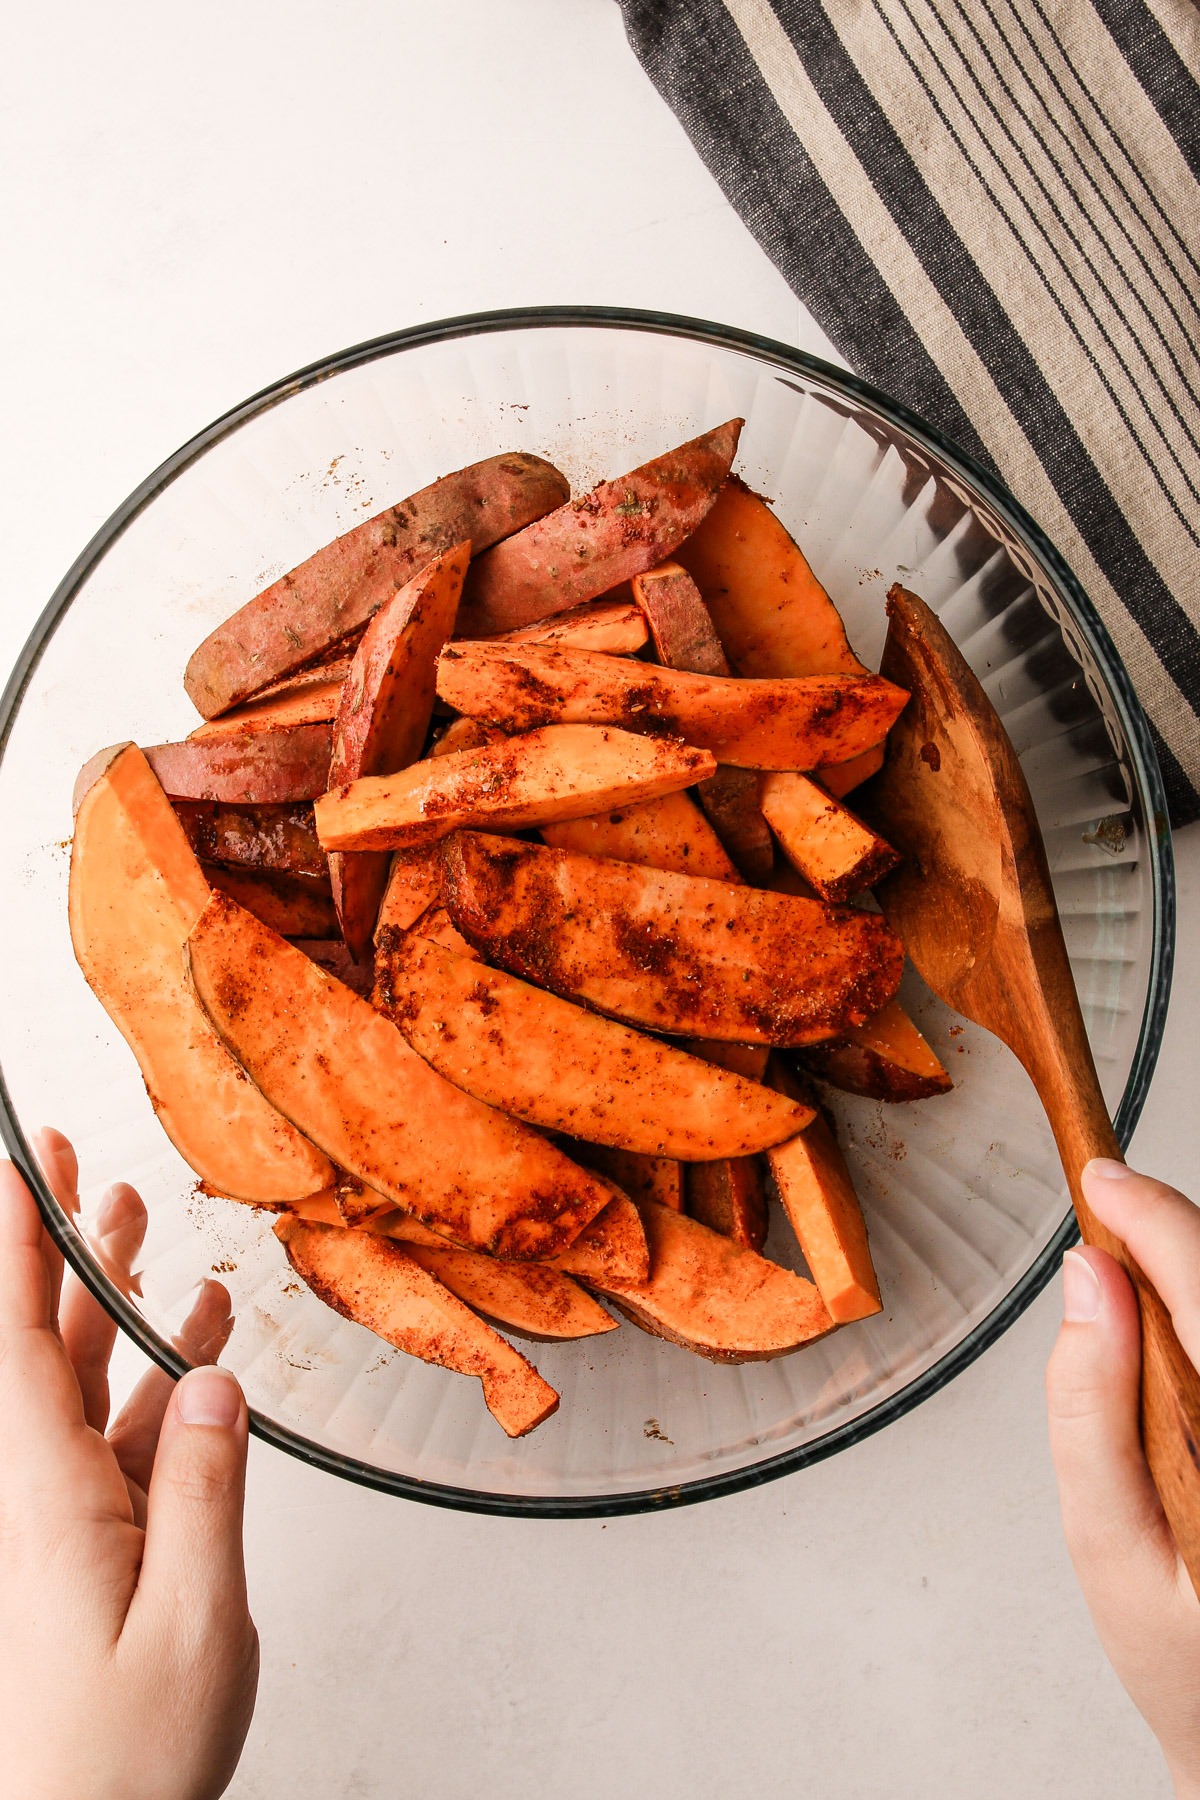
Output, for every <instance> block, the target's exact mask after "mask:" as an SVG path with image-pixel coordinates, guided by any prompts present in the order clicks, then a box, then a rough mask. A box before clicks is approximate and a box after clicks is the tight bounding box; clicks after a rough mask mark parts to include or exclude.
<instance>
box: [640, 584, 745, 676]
mask: <svg viewBox="0 0 1200 1800" xmlns="http://www.w3.org/2000/svg"><path fill="white" fill-rule="evenodd" d="M633 595H634V599H635V600H636V601H637V603H638V605H639V606H640V607H641V609H642V612H643V614H644V615H645V619H646V624H647V626H648V627H649V631H650V636H651V638H652V639H653V641H654V648H655V651H656V652H657V654H658V660H659V662H660V663H662V665H663V667H664V668H667V669H690V670H691V671H692V673H693V674H694V675H732V674H733V670H732V669H731V668H730V666H729V659H728V658H727V656H726V655H725V652H724V650H723V649H722V648H721V640H720V638H719V637H718V636H717V634H716V630H715V629H714V627H713V622H712V619H711V618H710V617H709V613H708V608H707V607H706V606H705V604H704V601H703V599H702V598H701V594H700V589H699V588H698V587H697V586H696V583H695V582H694V581H693V580H692V578H691V576H690V575H689V574H688V572H687V570H686V569H685V568H683V567H682V566H681V565H680V564H679V563H677V562H666V563H660V564H659V566H658V567H657V568H656V569H648V570H647V571H646V573H645V574H644V575H635V576H634V578H633Z"/></svg>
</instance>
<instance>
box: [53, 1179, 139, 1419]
mask: <svg viewBox="0 0 1200 1800" xmlns="http://www.w3.org/2000/svg"><path fill="white" fill-rule="evenodd" d="M145 1233H146V1209H145V1207H144V1206H143V1205H142V1202H141V1198H140V1197H139V1195H138V1194H137V1193H136V1192H135V1190H134V1189H133V1188H131V1187H127V1186H126V1185H125V1184H124V1183H120V1184H119V1185H118V1186H116V1187H114V1188H111V1189H110V1190H109V1192H108V1193H107V1194H106V1195H105V1197H104V1199H103V1201H102V1202H101V1205H100V1210H99V1212H98V1213H97V1215H96V1222H95V1225H94V1227H93V1230H92V1231H91V1232H89V1234H88V1236H89V1241H90V1242H91V1243H92V1247H93V1249H94V1251H95V1253H96V1256H97V1259H98V1260H99V1261H100V1262H101V1263H102V1264H103V1266H104V1267H105V1269H106V1270H107V1271H108V1272H109V1273H110V1274H111V1275H112V1277H113V1278H114V1280H115V1281H116V1282H117V1284H118V1286H126V1285H127V1284H128V1280H129V1269H130V1264H131V1262H132V1260H133V1258H134V1257H135V1256H136V1255H137V1253H138V1251H139V1250H140V1249H141V1246H142V1240H143V1238H144V1236H145ZM59 1335H60V1336H61V1338H62V1341H63V1349H64V1350H65V1351H66V1353H67V1355H68V1356H69V1357H70V1359H71V1367H72V1368H73V1369H74V1371H75V1379H76V1380H77V1381H78V1383H79V1392H80V1394H81V1395H82V1397H83V1412H84V1417H85V1418H86V1420H87V1422H88V1424H89V1425H90V1426H91V1427H92V1429H93V1431H103V1430H104V1427H105V1426H106V1425H107V1424H108V1408H109V1393H108V1364H109V1358H110V1357H111V1356H112V1348H113V1344H114V1343H115V1342H116V1337H117V1322H116V1320H115V1319H114V1318H113V1317H112V1315H111V1313H108V1312H106V1311H105V1309H104V1308H103V1306H101V1304H100V1302H99V1301H98V1300H97V1299H96V1298H95V1296H94V1295H93V1294H92V1293H91V1291H90V1289H88V1288H86V1287H84V1285H83V1283H82V1282H81V1281H80V1280H79V1279H78V1278H77V1277H76V1276H75V1275H69V1276H68V1277H67V1281H66V1285H65V1287H64V1289H63V1296H62V1301H61V1304H60V1307H59Z"/></svg>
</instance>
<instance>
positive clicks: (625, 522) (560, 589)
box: [459, 419, 742, 637]
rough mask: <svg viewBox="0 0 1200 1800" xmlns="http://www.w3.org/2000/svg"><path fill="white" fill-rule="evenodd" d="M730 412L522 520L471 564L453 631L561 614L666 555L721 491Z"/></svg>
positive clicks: (734, 426)
mask: <svg viewBox="0 0 1200 1800" xmlns="http://www.w3.org/2000/svg"><path fill="white" fill-rule="evenodd" d="M741 429H742V421H741V419H730V420H729V421H728V422H727V423H726V424H724V425H718V426H717V427H716V429H715V430H714V431H707V432H705V433H704V434H703V436H701V437H696V438H692V439H690V440H689V442H688V443H686V444H681V445H680V446H679V447H678V449H675V450H669V451H668V452H667V453H666V455H665V456H659V457H655V458H654V460H653V461H652V462H648V463H643V464H642V466H641V467H640V468H637V469H634V470H632V471H631V472H630V474H628V475H622V476H621V477H620V479H619V480H617V481H606V482H603V483H602V484H601V485H600V486H599V487H597V488H593V490H592V492H591V493H590V494H585V495H584V496H583V497H582V499H579V500H571V501H569V502H568V503H567V504H566V505H565V506H560V507H559V508H558V510H557V511H556V512H552V513H549V514H547V515H546V517H545V518H542V519H539V520H538V521H537V522H536V524H533V525H527V526H526V527H525V529H524V531H519V532H517V533H516V534H515V536H513V537H511V538H509V539H507V540H506V542H505V543H504V544H503V545H499V544H498V545H497V546H496V548H495V549H494V550H490V551H488V553H487V554H486V555H485V556H480V557H478V558H477V560H476V561H475V562H474V563H472V565H471V572H470V575H469V576H468V578H467V586H466V590H465V592H464V595H463V607H462V619H461V622H460V626H459V629H460V630H461V631H463V632H471V633H473V634H474V635H476V636H479V637H489V636H491V635H493V634H494V633H496V632H499V631H512V630H513V629H514V628H516V627H518V626H521V625H529V624H531V623H532V622H533V621H534V620H535V619H543V618H545V617H546V615H547V614H548V613H559V612H564V611H565V610H566V609H567V608H568V607H572V606H578V605H580V604H581V602H583V601H586V600H595V599H596V598H597V597H598V596H599V595H600V594H604V593H607V591H608V590H609V589H610V588H613V587H616V585H617V583H618V582H621V581H628V580H629V579H630V577H632V576H634V575H637V574H640V573H641V571H642V570H644V569H651V568H653V567H654V565H655V563H660V562H662V561H663V559H664V557H668V556H670V555H671V554H672V552H673V551H674V549H675V548H676V546H677V545H678V544H679V543H680V542H681V540H682V539H683V538H685V537H686V536H687V535H688V533H689V532H691V531H694V530H695V529H696V526H697V525H698V524H699V522H700V520H701V519H702V518H703V517H704V515H705V513H706V512H707V511H708V509H709V507H710V506H711V505H712V503H713V501H714V500H715V499H716V497H717V495H718V494H719V493H720V491H721V484H722V482H723V481H724V480H725V477H726V476H727V475H728V473H729V465H730V463H731V462H732V461H733V455H734V451H735V450H736V449H737V443H738V437H739V435H740V433H741Z"/></svg>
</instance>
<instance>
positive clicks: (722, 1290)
mask: <svg viewBox="0 0 1200 1800" xmlns="http://www.w3.org/2000/svg"><path fill="white" fill-rule="evenodd" d="M638 1211H639V1212H640V1213H641V1216H642V1224H643V1225H644V1227H645V1230H646V1238H647V1241H648V1242H649V1245H650V1268H651V1274H650V1278H649V1280H648V1281H644V1282H641V1283H636V1282H617V1281H613V1280H612V1278H611V1277H610V1278H608V1280H607V1282H606V1283H605V1284H604V1285H602V1284H601V1283H600V1282H598V1281H594V1282H590V1283H589V1285H590V1286H593V1287H596V1288H597V1289H599V1291H600V1292H602V1293H605V1294H607V1295H608V1296H609V1297H610V1298H611V1299H612V1301H613V1303H614V1305H616V1306H617V1308H618V1309H619V1310H620V1311H621V1312H623V1313H624V1314H625V1315H626V1317H627V1318H629V1319H631V1320H632V1321H633V1323H634V1324H635V1325H640V1326H641V1328H642V1330H643V1331H648V1332H649V1333H650V1334H651V1336H653V1337H661V1338H666V1339H667V1340H668V1342H670V1343H673V1344H682V1345H683V1347H684V1348H685V1349H686V1350H694V1351H695V1352H696V1353H697V1355H699V1356H706V1357H708V1358H709V1360H710V1361H712V1362H723V1363H743V1362H764V1361H766V1360H768V1359H769V1358H771V1357H773V1356H786V1355H787V1354H788V1352H789V1351H790V1350H798V1349H799V1348H800V1346H801V1344H809V1343H812V1341H813V1340H814V1339H815V1338H819V1337H823V1336H824V1335H825V1333H826V1332H827V1331H832V1329H833V1324H834V1321H833V1320H832V1319H831V1318H830V1316H829V1313H828V1311H827V1309H826V1307H825V1303H824V1301H823V1300H822V1299H821V1296H820V1294H819V1293H818V1292H817V1290H816V1288H815V1287H814V1286H813V1284H812V1283H811V1282H810V1281H804V1280H803V1279H802V1278H801V1277H800V1276H799V1275H793V1274H792V1273H791V1271H790V1270H789V1269H781V1268H779V1266H778V1265H777V1264H776V1263H773V1262H768V1261H767V1260H766V1258H765V1257H762V1256H759V1255H758V1254H757V1253H756V1252H755V1251H753V1250H747V1249H745V1248H744V1247H743V1246H742V1245H741V1244H736V1243H734V1241H733V1240H732V1238H725V1237H721V1236H720V1235H719V1234H718V1233H717V1232H715V1231H710V1230H709V1229H708V1227H707V1226H706V1225H701V1224H700V1223H699V1222H698V1221H697V1220H696V1219H690V1218H688V1216H687V1214H686V1213H678V1212H672V1211H670V1209H669V1208H667V1207H665V1206H656V1205H655V1204H654V1202H653V1201H652V1200H644V1201H643V1202H642V1203H641V1205H640V1206H639V1207H638Z"/></svg>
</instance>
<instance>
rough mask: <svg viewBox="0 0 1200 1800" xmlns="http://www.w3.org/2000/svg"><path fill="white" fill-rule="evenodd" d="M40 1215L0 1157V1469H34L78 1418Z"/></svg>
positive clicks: (80, 1404)
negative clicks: (4, 1447)
mask: <svg viewBox="0 0 1200 1800" xmlns="http://www.w3.org/2000/svg"><path fill="white" fill-rule="evenodd" d="M44 1237H45V1234H44V1232H43V1230H42V1218H41V1214H40V1213H39V1212H38V1209H37V1206H36V1204H35V1202H34V1199H33V1196H32V1194H31V1193H30V1192H29V1189H28V1188H27V1187H26V1186H25V1183H24V1182H23V1181H22V1180H21V1177H20V1176H19V1175H18V1173H17V1171H16V1170H15V1169H14V1168H13V1165H12V1164H11V1163H9V1162H5V1163H0V1442H3V1443H6V1444H12V1443H19V1444H20V1445H21V1451H22V1454H21V1456H20V1458H12V1457H9V1458H7V1459H6V1460H5V1463H4V1469H5V1471H6V1473H11V1472H12V1471H13V1470H16V1469H32V1466H33V1465H34V1464H35V1463H36V1462H37V1461H38V1460H39V1457H40V1453H41V1452H47V1453H52V1452H53V1449H54V1447H55V1446H58V1445H61V1443H62V1441H63V1438H64V1436H65V1435H69V1434H71V1433H73V1432H74V1431H76V1430H77V1429H78V1427H79V1426H80V1425H82V1423H83V1402H82V1400H81V1399H80V1394H79V1384H78V1382H77V1381H76V1380H75V1372H74V1370H73V1369H72V1368H71V1365H70V1363H69V1361H68V1360H67V1356H66V1353H65V1351H64V1350H63V1347H62V1344H61V1343H60V1342H59V1339H58V1336H57V1333H56V1331H55V1319H54V1306H53V1303H54V1289H53V1278H52V1273H51V1270H50V1268H49V1267H48V1266H47V1262H46V1257H45V1254H44Z"/></svg>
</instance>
